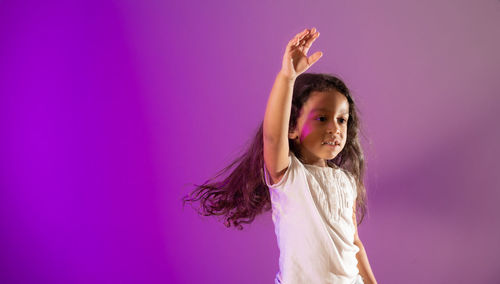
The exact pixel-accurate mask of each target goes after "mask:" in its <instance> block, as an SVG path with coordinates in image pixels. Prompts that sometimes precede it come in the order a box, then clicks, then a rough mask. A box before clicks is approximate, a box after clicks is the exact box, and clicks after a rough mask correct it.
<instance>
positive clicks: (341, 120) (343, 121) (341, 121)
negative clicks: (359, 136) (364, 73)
mask: <svg viewBox="0 0 500 284" xmlns="http://www.w3.org/2000/svg"><path fill="white" fill-rule="evenodd" d="M339 120H340V123H346V121H347V119H345V118H340V119H339Z"/></svg>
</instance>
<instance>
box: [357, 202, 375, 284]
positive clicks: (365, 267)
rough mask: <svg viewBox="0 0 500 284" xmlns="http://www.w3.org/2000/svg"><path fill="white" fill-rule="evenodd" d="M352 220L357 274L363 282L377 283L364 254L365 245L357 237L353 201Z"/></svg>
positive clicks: (366, 283) (367, 283)
mask: <svg viewBox="0 0 500 284" xmlns="http://www.w3.org/2000/svg"><path fill="white" fill-rule="evenodd" d="M352 220H353V222H354V228H356V231H355V233H354V244H355V245H356V246H357V247H358V248H359V252H358V253H357V254H356V258H357V259H358V270H359V274H360V275H361V277H362V278H363V282H364V283H365V284H377V280H376V279H375V276H374V275H373V272H372V269H371V267H370V263H369V262H368V256H367V255H366V250H365V247H364V246H363V243H362V242H361V240H360V239H359V236H358V223H357V221H356V202H354V207H353V214H352Z"/></svg>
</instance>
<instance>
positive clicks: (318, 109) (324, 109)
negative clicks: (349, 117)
mask: <svg viewBox="0 0 500 284" xmlns="http://www.w3.org/2000/svg"><path fill="white" fill-rule="evenodd" d="M320 111H323V112H331V111H330V110H329V109H326V108H315V109H313V110H312V111H311V112H320ZM340 114H349V111H347V110H343V111H342V112H340Z"/></svg>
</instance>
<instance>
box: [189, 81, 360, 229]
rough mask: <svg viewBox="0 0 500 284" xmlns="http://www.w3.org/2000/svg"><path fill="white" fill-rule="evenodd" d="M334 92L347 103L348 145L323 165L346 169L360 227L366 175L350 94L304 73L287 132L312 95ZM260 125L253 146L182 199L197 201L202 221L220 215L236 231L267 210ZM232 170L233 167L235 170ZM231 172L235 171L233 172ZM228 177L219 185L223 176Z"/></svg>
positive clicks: (340, 83)
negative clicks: (353, 189)
mask: <svg viewBox="0 0 500 284" xmlns="http://www.w3.org/2000/svg"><path fill="white" fill-rule="evenodd" d="M327 90H336V91H338V92H339V93H341V94H343V95H344V96H345V97H346V98H347V101H348V102H349V119H348V120H347V141H346V144H345V146H344V148H343V149H342V151H341V152H340V153H339V154H338V155H337V156H336V157H335V158H334V159H332V160H327V161H326V162H327V165H328V166H330V167H334V165H336V166H338V167H340V168H341V169H343V170H345V171H346V172H347V173H348V174H350V175H351V176H352V177H353V178H354V180H355V181H356V189H357V195H358V197H357V199H356V211H357V212H356V214H357V215H358V213H360V219H359V221H358V225H359V224H361V223H362V222H363V219H364V217H365V214H366V211H367V198H366V188H365V186H364V182H363V177H364V173H365V162H364V155H363V151H362V148H361V144H360V139H359V138H360V137H359V134H360V129H361V126H360V120H359V116H358V109H357V107H356V103H355V102H354V100H353V98H352V96H351V92H350V91H349V89H348V88H347V86H346V85H345V83H344V82H343V81H342V80H341V79H339V78H337V77H335V76H332V75H329V74H316V73H303V74H301V75H299V76H298V77H297V78H296V80H295V83H294V87H293V98H292V109H291V112H290V123H289V129H294V128H295V127H296V126H297V119H298V118H299V115H300V111H301V109H302V106H303V105H304V103H305V102H306V101H307V99H308V98H309V95H310V94H311V93H312V92H313V91H319V92H321V91H327ZM262 125H263V122H261V123H260V127H259V128H258V129H257V131H256V133H255V136H254V138H253V139H252V140H251V141H252V142H251V143H250V145H249V146H248V147H247V149H246V150H245V151H244V152H243V154H241V155H240V156H239V157H238V158H236V159H235V160H234V161H233V162H232V163H231V164H230V165H228V166H227V167H225V168H224V169H222V170H221V171H220V172H218V173H217V174H216V176H215V177H213V178H211V179H209V180H207V181H206V182H205V183H203V184H202V185H194V186H195V189H194V190H193V191H192V192H191V193H190V194H188V195H186V196H184V197H183V198H182V201H183V205H185V204H186V202H190V203H193V202H196V201H200V205H201V207H200V208H198V213H199V214H200V215H203V216H212V215H215V216H223V218H224V224H225V225H226V226H227V227H230V226H231V225H233V226H234V227H236V228H238V229H239V230H241V229H243V226H242V225H241V224H242V223H246V224H249V223H251V222H252V221H253V220H254V219H255V217H256V216H257V215H259V214H260V213H263V212H265V211H269V210H270V209H271V200H270V194H269V188H268V187H267V185H266V183H265V180H264V171H263V170H264V169H263V164H264V162H263V159H264V157H263V156H264V155H263V130H262V129H263V127H262ZM288 144H289V147H290V151H292V152H293V153H294V154H295V156H296V157H297V158H298V159H299V160H301V161H302V162H303V160H302V157H301V156H300V152H299V149H298V148H297V146H296V145H295V143H294V142H293V140H291V139H288ZM235 166H236V167H235ZM233 167H235V168H234V170H231V169H232V168H233ZM224 173H230V174H229V175H228V176H227V177H225V178H222V179H221V180H217V179H218V178H219V177H220V176H221V175H222V174H224Z"/></svg>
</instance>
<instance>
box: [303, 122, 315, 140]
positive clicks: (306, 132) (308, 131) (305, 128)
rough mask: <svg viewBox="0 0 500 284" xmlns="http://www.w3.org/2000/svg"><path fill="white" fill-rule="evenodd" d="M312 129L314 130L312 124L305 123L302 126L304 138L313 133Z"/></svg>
mask: <svg viewBox="0 0 500 284" xmlns="http://www.w3.org/2000/svg"><path fill="white" fill-rule="evenodd" d="M312 130H313V129H312V127H311V126H310V125H307V124H305V125H304V126H303V127H302V134H301V135H302V137H304V138H305V137H307V136H309V135H310V134H311V132H312Z"/></svg>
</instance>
